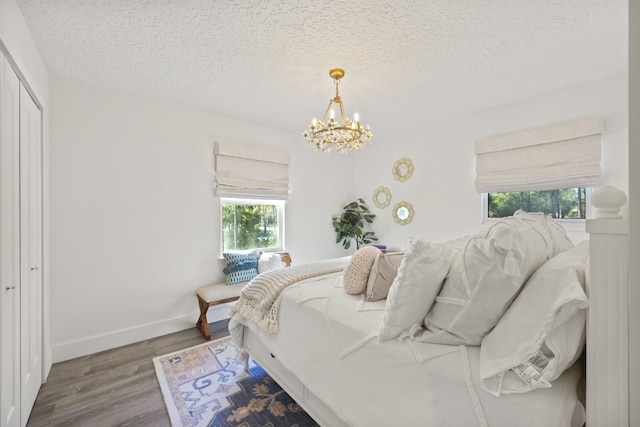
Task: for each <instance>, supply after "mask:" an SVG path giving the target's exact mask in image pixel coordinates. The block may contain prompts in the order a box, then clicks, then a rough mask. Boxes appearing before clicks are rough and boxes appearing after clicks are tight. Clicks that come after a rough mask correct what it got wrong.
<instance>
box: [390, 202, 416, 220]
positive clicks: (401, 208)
mask: <svg viewBox="0 0 640 427" xmlns="http://www.w3.org/2000/svg"><path fill="white" fill-rule="evenodd" d="M392 213H393V219H394V221H395V222H397V223H398V224H400V225H406V224H409V223H410V222H411V221H413V215H414V211H413V205H411V203H409V202H405V201H402V202H398V203H396V204H395V205H394V206H393V211H392Z"/></svg>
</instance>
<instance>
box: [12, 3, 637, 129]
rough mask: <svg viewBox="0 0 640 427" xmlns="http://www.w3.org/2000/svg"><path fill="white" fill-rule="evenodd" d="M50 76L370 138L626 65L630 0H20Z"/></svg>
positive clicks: (276, 122)
mask: <svg viewBox="0 0 640 427" xmlns="http://www.w3.org/2000/svg"><path fill="white" fill-rule="evenodd" d="M18 3H19V5H20V7H21V9H22V11H23V14H24V16H25V19H26V21H27V24H28V25H29V27H30V29H31V32H32V33H33V35H34V38H35V40H36V43H37V45H38V48H39V49H40V52H41V55H42V57H43V59H44V62H45V64H46V66H47V68H48V70H49V72H50V73H51V74H52V75H54V76H60V77H66V78H70V79H74V80H80V81H85V82H90V83H92V84H95V85H98V86H102V87H106V88H110V89H114V90H118V91H124V92H128V93H132V94H140V95H144V96H149V97H153V98H158V99H167V100H172V101H177V102H180V103H183V104H187V105H191V106H195V107H201V108H205V109H207V110H211V111H215V112H219V113H223V114H226V115H229V116H235V117H240V118H243V119H248V120H251V121H255V122H259V123H267V124H271V125H273V126H275V127H278V128H281V129H287V130H293V131H296V132H298V131H299V132H300V133H302V131H303V130H304V129H305V128H306V126H307V125H308V123H309V121H310V119H311V118H313V117H314V116H316V117H318V118H319V116H321V115H322V113H323V112H324V109H325V108H326V104H327V103H328V101H329V99H330V98H331V97H332V96H333V93H334V87H333V83H332V79H331V78H330V77H329V75H328V71H329V69H331V68H335V67H340V68H344V69H345V71H346V73H345V77H344V78H343V80H342V83H341V85H340V95H341V96H342V99H343V101H344V103H345V107H346V109H347V113H348V114H349V115H351V114H352V113H353V111H354V110H357V111H358V112H359V113H360V117H361V118H362V121H363V122H365V123H370V124H371V128H372V130H373V132H374V138H375V135H378V136H379V135H381V134H382V135H392V134H394V133H398V132H401V131H402V130H407V129H408V128H411V127H413V128H417V127H418V126H422V125H424V124H425V123H432V122H435V121H438V120H443V119H446V118H447V117H449V116H451V115H454V114H461V113H468V112H474V111H480V110H484V109H487V108H491V107H494V106H497V105H502V104H506V103H510V102H514V101H518V100H521V99H525V98H528V97H532V96H536V95H539V94H541V93H545V92H550V91H554V90H556V89H559V88H562V87H565V86H571V85H576V84H581V83H584V82H587V81H590V80H594V79H599V78H603V77H606V76H609V75H612V74H615V73H619V72H621V71H624V70H626V69H627V57H628V55H627V46H628V41H627V37H628V26H627V21H628V18H627V16H628V14H627V10H628V6H627V0H486V1H478V0H430V1H417V0H416V1H409V0H396V1H389V0H384V1H382V0H331V1H327V0H320V1H311V0H309V1H301V0H282V1H271V0H258V1H255V0H18Z"/></svg>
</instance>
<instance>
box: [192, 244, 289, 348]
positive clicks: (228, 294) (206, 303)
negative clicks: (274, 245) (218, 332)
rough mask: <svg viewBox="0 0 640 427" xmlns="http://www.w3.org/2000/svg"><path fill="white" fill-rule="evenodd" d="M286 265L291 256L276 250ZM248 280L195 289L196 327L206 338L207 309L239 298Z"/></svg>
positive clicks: (207, 326) (208, 335) (207, 327)
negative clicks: (196, 304) (196, 306)
mask: <svg viewBox="0 0 640 427" xmlns="http://www.w3.org/2000/svg"><path fill="white" fill-rule="evenodd" d="M276 253H277V254H278V255H280V259H281V260H282V261H283V262H284V264H285V266H286V267H289V266H290V265H291V256H290V255H289V253H288V252H276ZM247 283H249V282H238V283H234V284H233V285H227V284H226V283H216V284H215V285H208V286H203V287H202V288H200V289H198V290H197V291H196V296H197V297H198V305H199V306H200V317H198V321H197V322H196V329H198V330H199V331H200V333H201V334H202V336H203V337H204V338H205V339H206V340H210V339H211V332H209V322H207V311H209V307H211V306H213V305H219V304H226V303H228V302H233V301H237V300H239V299H240V291H241V290H242V288H243V287H244V285H246V284H247Z"/></svg>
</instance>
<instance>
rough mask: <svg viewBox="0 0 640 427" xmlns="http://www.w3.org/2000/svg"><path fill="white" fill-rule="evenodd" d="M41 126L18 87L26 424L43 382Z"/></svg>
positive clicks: (23, 410) (33, 106)
mask: <svg viewBox="0 0 640 427" xmlns="http://www.w3.org/2000/svg"><path fill="white" fill-rule="evenodd" d="M41 153H42V126H41V114H40V110H39V109H38V107H37V106H36V104H35V103H34V102H33V99H31V96H30V95H29V93H28V92H27V91H26V89H25V88H24V87H23V86H22V85H21V86H20V328H21V333H20V335H21V338H20V339H21V349H20V358H21V364H20V371H21V373H20V375H21V381H22V385H21V389H22V390H21V393H22V394H21V402H20V403H21V404H20V406H21V413H22V415H21V418H22V424H23V425H24V424H26V422H27V419H28V418H29V414H30V413H31V409H32V407H33V404H34V402H35V400H36V396H37V395H38V390H39V389H40V385H41V383H42V172H41V171H42V160H41V158H42V156H41Z"/></svg>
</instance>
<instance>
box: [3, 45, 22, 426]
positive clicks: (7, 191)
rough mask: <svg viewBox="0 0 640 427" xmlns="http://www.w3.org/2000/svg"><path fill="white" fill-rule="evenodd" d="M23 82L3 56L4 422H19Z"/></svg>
mask: <svg viewBox="0 0 640 427" xmlns="http://www.w3.org/2000/svg"><path fill="white" fill-rule="evenodd" d="M19 97H20V82H19V80H18V77H17V76H16V74H15V73H14V72H13V69H11V66H9V64H8V63H7V62H6V60H5V58H4V56H2V54H0V286H1V287H0V426H1V427H18V426H19V425H20V388H21V387H20V222H19V221H20V187H19V186H20V173H19V164H20V163H19V161H20V158H19V151H18V150H19V143H20V139H19V137H20V134H19V131H20V127H19V125H20V121H19V111H20V110H19V108H20V107H19V101H20V98H19Z"/></svg>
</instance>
